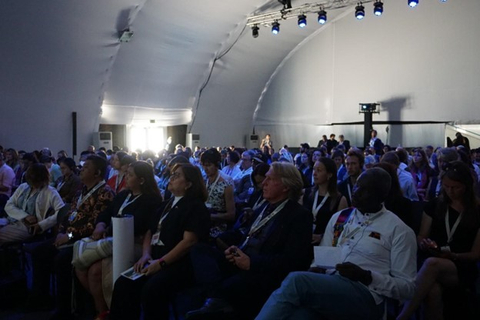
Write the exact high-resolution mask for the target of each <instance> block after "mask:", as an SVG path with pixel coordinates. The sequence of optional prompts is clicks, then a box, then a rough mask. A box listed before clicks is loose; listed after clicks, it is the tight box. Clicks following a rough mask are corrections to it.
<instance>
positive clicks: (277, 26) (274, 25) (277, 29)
mask: <svg viewBox="0 0 480 320" xmlns="http://www.w3.org/2000/svg"><path fill="white" fill-rule="evenodd" d="M279 32H280V23H278V21H275V22H274V23H272V33H273V34H278V33H279Z"/></svg>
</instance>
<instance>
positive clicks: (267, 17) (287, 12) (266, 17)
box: [247, 0, 376, 27]
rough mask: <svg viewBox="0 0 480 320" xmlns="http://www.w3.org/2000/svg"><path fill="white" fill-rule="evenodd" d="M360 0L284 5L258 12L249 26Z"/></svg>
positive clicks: (296, 16)
mask: <svg viewBox="0 0 480 320" xmlns="http://www.w3.org/2000/svg"><path fill="white" fill-rule="evenodd" d="M374 1H376V0H365V1H362V3H364V4H365V3H369V2H374ZM357 3H358V0H324V1H321V2H316V3H305V4H302V5H301V6H298V7H295V8H285V7H283V8H282V9H281V10H279V11H273V12H268V13H262V14H256V15H252V16H250V17H248V18H247V26H254V25H257V26H259V25H262V26H264V27H267V26H271V25H272V23H274V22H278V21H281V20H288V19H298V16H299V15H302V14H308V13H318V12H319V11H321V10H325V11H327V10H335V9H341V8H346V7H353V6H355V5H356V4H357Z"/></svg>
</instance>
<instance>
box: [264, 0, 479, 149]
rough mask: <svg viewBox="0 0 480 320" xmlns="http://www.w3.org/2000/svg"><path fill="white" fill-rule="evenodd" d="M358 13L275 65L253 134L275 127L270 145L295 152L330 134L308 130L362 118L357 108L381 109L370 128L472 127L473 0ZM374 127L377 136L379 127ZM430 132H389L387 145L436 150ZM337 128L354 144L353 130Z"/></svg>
mask: <svg viewBox="0 0 480 320" xmlns="http://www.w3.org/2000/svg"><path fill="white" fill-rule="evenodd" d="M365 6H366V12H367V16H366V17H365V19H364V20H363V21H357V20H356V19H355V18H354V17H353V12H351V13H350V14H347V15H346V16H345V17H343V18H342V19H340V20H338V21H336V22H334V23H331V24H330V25H328V27H326V28H323V30H321V32H319V33H317V34H316V35H315V36H314V37H312V38H311V39H310V41H308V43H306V44H304V45H303V46H302V47H301V48H299V50H298V51H297V52H296V53H295V54H294V55H292V57H291V58H290V59H289V60H288V61H287V62H286V63H285V65H284V66H283V67H282V68H281V70H280V71H279V72H278V73H277V74H276V75H275V76H274V78H273V81H272V82H271V84H270V86H269V87H268V88H267V92H266V94H265V96H264V98H263V101H261V104H260V108H259V110H258V116H257V118H256V121H255V124H256V128H257V132H259V133H263V132H266V131H272V132H273V131H274V130H272V128H275V132H276V133H277V137H276V140H280V141H288V143H290V144H295V145H297V144H299V143H301V142H304V141H308V140H310V141H318V139H319V138H320V136H321V134H327V135H328V134H330V129H328V130H323V132H321V133H320V135H318V134H319V130H318V128H319V127H318V125H325V124H331V123H348V122H358V121H363V115H361V114H358V103H360V102H380V103H381V104H382V109H381V113H380V114H379V115H377V114H375V115H374V116H373V120H374V121H445V122H449V121H455V120H469V121H470V122H477V123H480V114H479V112H478V106H477V104H478V102H479V101H480V63H479V59H478V52H479V51H480V37H479V36H478V30H480V20H479V19H478V14H480V1H478V0H462V1H448V2H446V3H441V2H439V1H422V2H421V3H420V5H419V6H418V7H417V8H415V9H412V8H409V7H408V6H407V4H406V1H386V2H385V5H384V6H385V10H384V15H383V16H382V17H375V16H373V13H372V12H371V11H372V10H373V9H372V8H371V7H372V5H371V4H366V5H365ZM272 126H273V127H272ZM375 127H378V128H379V133H381V134H382V133H385V131H384V128H385V126H383V127H382V126H375ZM439 128H441V127H438V125H424V126H423V127H417V126H402V127H401V128H400V129H399V128H395V127H392V126H391V129H392V130H391V131H390V133H389V135H390V136H389V137H388V139H390V143H392V144H397V142H403V143H404V145H406V146H416V145H425V144H435V145H437V144H441V145H443V139H444V134H443V132H442V130H441V129H439ZM339 130H342V131H343V132H335V133H337V134H339V133H344V134H345V136H346V137H348V134H352V135H354V137H350V140H355V141H356V140H357V139H358V137H357V135H358V134H357V133H355V132H356V130H350V132H349V133H347V127H343V128H342V129H339ZM425 133H428V134H425ZM359 134H360V135H361V134H362V131H361V130H360V133H359ZM386 138H387V137H386V133H385V136H384V137H383V140H385V139H386ZM405 139H407V141H405ZM412 139H413V141H412ZM358 141H362V140H361V137H360V139H359V140H358Z"/></svg>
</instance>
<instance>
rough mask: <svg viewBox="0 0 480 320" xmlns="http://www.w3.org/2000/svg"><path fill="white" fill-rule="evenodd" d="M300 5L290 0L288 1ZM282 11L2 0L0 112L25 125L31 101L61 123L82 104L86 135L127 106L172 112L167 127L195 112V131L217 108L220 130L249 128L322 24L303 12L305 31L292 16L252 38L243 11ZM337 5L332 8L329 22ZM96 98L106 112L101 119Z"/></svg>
mask: <svg viewBox="0 0 480 320" xmlns="http://www.w3.org/2000/svg"><path fill="white" fill-rule="evenodd" d="M323 2H324V3H325V4H326V5H331V4H332V3H337V4H339V5H345V4H354V1H351V0H324V1H323ZM304 3H306V1H302V0H293V1H292V5H293V6H294V7H295V6H299V5H301V4H304ZM281 8H282V5H281V4H280V3H279V2H278V1H277V0H270V1H265V0H240V1H231V0H229V1H225V0H206V1H192V0H175V1H158V0H157V1H154V0H139V1H132V0H101V1H99V0H71V1H64V0H45V1H38V0H3V1H2V9H1V10H0V28H1V30H2V44H1V49H0V65H1V77H0V94H1V97H0V99H1V100H0V105H1V108H2V113H3V110H5V111H8V113H7V114H8V115H9V117H10V120H13V121H17V122H18V125H19V126H28V127H31V126H32V124H34V123H35V120H36V119H30V120H29V119H28V114H31V111H32V108H37V109H40V111H39V112H40V113H48V114H50V118H52V116H53V115H56V116H58V120H57V121H66V119H68V118H67V115H68V113H67V114H66V115H63V116H62V110H63V109H65V108H67V109H68V110H69V112H70V111H72V110H75V111H77V110H79V109H80V110H83V111H84V112H85V113H86V115H81V119H80V120H81V121H86V122H88V123H91V126H90V127H89V128H88V129H87V130H86V131H87V132H88V131H91V132H93V131H95V130H96V129H98V123H99V122H102V123H113V122H117V123H119V124H120V123H122V124H126V123H129V121H131V120H132V116H131V114H132V111H131V110H130V111H128V109H129V108H130V109H132V110H137V111H138V110H140V109H144V112H136V114H142V115H144V116H146V117H158V118H159V119H158V120H161V119H160V118H162V117H163V116H164V115H165V114H168V117H165V119H168V121H167V120H166V121H164V124H166V125H173V124H191V123H190V120H191V119H194V123H193V129H192V130H193V131H195V130H196V129H197V130H198V128H201V127H205V126H207V127H208V126H209V123H210V122H211V120H212V116H215V115H217V114H222V115H224V118H220V121H218V122H219V123H218V129H219V130H223V129H222V124H223V126H224V127H225V122H226V121H224V120H225V119H227V118H230V119H232V118H233V119H235V120H236V121H235V125H236V126H237V128H236V130H237V131H239V132H248V131H249V130H251V126H252V117H253V112H254V110H255V106H256V104H257V101H258V99H259V97H260V95H261V93H262V90H263V88H264V87H265V84H266V83H267V81H268V79H269V78H270V76H271V75H272V73H273V72H274V70H275V69H276V67H277V66H278V65H279V64H280V63H281V61H282V60H283V59H284V58H285V57H286V56H287V55H288V53H289V52H291V51H292V50H293V49H294V48H295V47H296V46H298V45H299V43H301V41H303V40H304V39H306V38H307V37H308V36H309V35H311V34H312V33H313V32H315V31H316V30H317V29H319V28H320V25H319V24H318V23H317V22H316V16H314V15H309V16H308V17H309V21H308V23H309V24H308V26H307V28H305V29H300V28H298V27H296V23H297V22H296V19H292V20H288V21H283V22H282V26H281V32H280V34H279V35H277V36H274V35H272V34H271V33H270V30H269V29H267V28H264V27H261V29H260V36H259V37H258V38H257V39H253V38H252V36H251V31H250V28H249V27H246V20H247V17H248V16H250V15H252V14H254V13H262V12H268V11H273V10H280V9H281ZM347 8H348V7H347ZM342 10H345V9H337V10H335V11H332V12H329V19H330V20H333V19H334V18H335V16H337V15H339V14H341V12H342ZM125 28H130V30H132V31H133V32H134V35H133V38H132V39H131V41H130V42H128V43H121V42H119V40H118V39H119V31H121V30H123V29H125ZM202 88H204V89H203V91H202ZM199 98H200V99H199ZM102 104H103V105H104V106H106V107H107V108H108V109H109V112H108V113H107V112H104V114H103V119H99V115H100V114H101V110H100V107H101V106H102ZM157 109H158V110H157ZM145 110H147V111H148V110H151V111H152V113H151V114H149V112H146V111H145ZM37 111H38V110H37ZM156 111H158V112H156ZM176 111H178V113H176ZM190 111H191V113H189V112H190ZM112 112H113V113H112ZM3 114H5V113H3ZM106 114H109V116H108V117H107V116H106ZM145 114H148V115H145ZM190 114H191V117H190ZM26 115H27V116H26ZM123 115H126V116H123ZM18 119H22V120H21V121H20V120H18ZM112 119H114V120H112ZM216 119H219V118H216ZM37 120H38V119H37ZM1 121H9V120H8V119H6V118H5V117H4V118H3V120H1ZM2 127H4V126H3V125H2ZM225 128H227V127H225ZM4 134H5V133H4V132H2V139H3V140H5V136H3V135H4ZM7 140H8V139H7ZM22 142H23V141H22ZM37 143H39V142H37ZM45 143H46V142H45Z"/></svg>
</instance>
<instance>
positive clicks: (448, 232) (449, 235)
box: [445, 209, 463, 244]
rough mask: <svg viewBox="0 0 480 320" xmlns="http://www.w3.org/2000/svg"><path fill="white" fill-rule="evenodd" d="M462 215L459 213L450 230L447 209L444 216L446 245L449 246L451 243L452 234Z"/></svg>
mask: <svg viewBox="0 0 480 320" xmlns="http://www.w3.org/2000/svg"><path fill="white" fill-rule="evenodd" d="M462 215H463V213H460V215H459V216H458V218H457V221H455V223H454V224H453V227H452V229H450V220H449V216H450V213H449V209H447V213H446V214H445V229H446V231H447V244H450V242H452V238H453V234H454V233H455V231H457V227H458V224H459V223H460V220H462Z"/></svg>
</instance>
